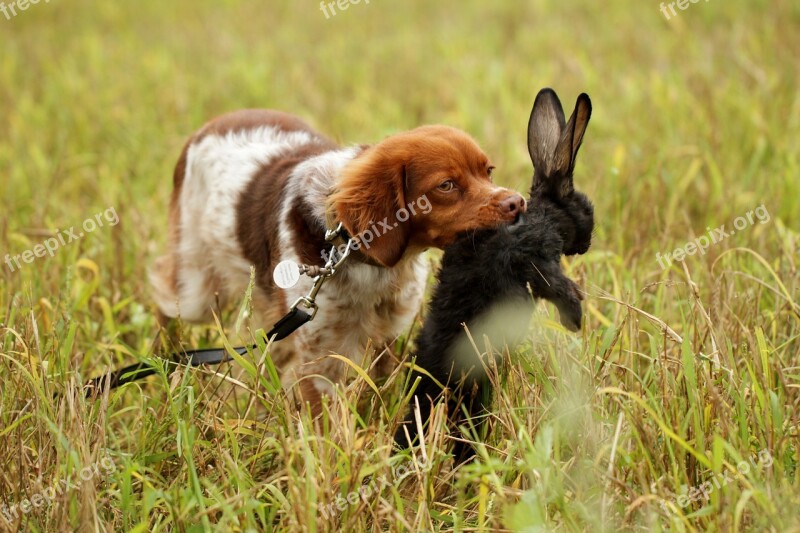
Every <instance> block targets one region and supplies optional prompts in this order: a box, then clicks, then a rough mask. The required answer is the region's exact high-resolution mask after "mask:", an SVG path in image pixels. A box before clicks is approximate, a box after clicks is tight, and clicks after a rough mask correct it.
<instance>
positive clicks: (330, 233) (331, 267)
mask: <svg viewBox="0 0 800 533" xmlns="http://www.w3.org/2000/svg"><path fill="white" fill-rule="evenodd" d="M343 231H344V226H343V225H342V223H341V222H339V225H337V226H336V229H332V230H327V231H325V242H331V241H334V240H336V238H337V237H339V236H340V235H341V234H342V232H343ZM353 242H354V241H353V239H352V238H350V239H348V240H347V243H346V246H345V250H344V252H342V254H341V256H339V252H338V249H337V247H336V246H335V245H334V246H333V248H331V252H330V254H329V255H328V260H327V261H326V262H325V266H324V267H322V268H320V267H316V266H308V265H300V266H299V268H300V273H301V274H305V275H307V276H313V277H314V285H312V287H311V290H310V291H309V292H308V294H307V295H305V296H301V297H300V298H298V299H297V300H295V302H294V303H293V304H292V306H291V307H290V308H289V314H292V313H294V312H295V311H296V310H297V308H298V306H300V305H303V306H304V307H305V308H306V309H308V310H309V311H311V313H310V315H309V318H308V322H310V321H312V320H314V317H315V316H316V314H317V311H318V310H319V306H318V305H317V302H316V298H317V293H319V290H320V289H321V288H322V285H324V284H325V282H326V281H327V280H328V278H330V277H332V276H333V275H334V274H336V269H338V268H339V267H340V266H341V265H342V263H344V262H345V260H346V259H347V258H348V257H349V256H350V252H352V251H353V246H352V244H353Z"/></svg>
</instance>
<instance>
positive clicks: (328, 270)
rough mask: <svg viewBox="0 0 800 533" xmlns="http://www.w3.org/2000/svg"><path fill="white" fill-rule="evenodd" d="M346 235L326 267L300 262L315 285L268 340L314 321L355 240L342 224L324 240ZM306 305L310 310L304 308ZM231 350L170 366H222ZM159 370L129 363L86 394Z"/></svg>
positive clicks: (185, 356)
mask: <svg viewBox="0 0 800 533" xmlns="http://www.w3.org/2000/svg"><path fill="white" fill-rule="evenodd" d="M342 236H344V237H345V238H347V247H346V249H345V252H344V253H343V254H339V253H337V251H336V246H334V247H333V249H332V250H331V254H330V256H329V259H328V261H327V262H326V264H325V266H324V267H323V268H319V267H308V266H306V265H298V267H299V268H300V272H301V273H304V274H311V273H314V274H315V275H314V284H313V286H312V287H311V290H310V291H309V293H308V294H307V295H306V296H301V297H300V298H298V299H297V301H295V302H294V304H292V307H290V308H289V312H288V313H286V314H285V315H284V316H283V318H281V319H280V320H278V321H277V322H276V323H275V325H274V326H272V329H271V330H269V332H268V333H267V334H266V338H267V341H268V342H274V341H279V340H282V339H285V338H286V337H288V336H289V335H291V334H292V333H294V332H295V331H297V330H298V329H299V328H300V327H302V326H303V325H305V324H307V323H308V322H311V321H312V320H314V317H315V316H316V314H317V310H318V309H319V307H318V306H317V302H316V297H317V293H319V290H320V289H321V288H322V285H323V284H324V283H325V281H327V280H328V278H330V277H332V276H333V275H334V274H335V273H336V270H337V269H338V268H339V266H340V265H341V264H342V263H344V261H345V260H346V259H347V257H348V256H349V255H350V252H351V250H352V247H351V246H350V243H351V241H352V239H351V238H350V236H349V235H348V234H347V231H346V230H345V229H344V226H342V224H341V223H340V224H339V225H338V226H337V228H336V229H334V230H328V231H326V232H325V240H326V241H327V242H334V241H335V240H336V239H337V238H339V237H342ZM301 306H303V307H305V308H306V309H307V310H308V311H305V310H303V309H301V308H300V307H301ZM257 348H258V346H257V345H253V346H251V347H249V349H251V350H255V349H257ZM233 350H234V351H235V352H236V353H238V354H239V355H242V356H244V355H245V354H246V353H247V350H248V347H238V348H234V349H233ZM229 360H230V357H228V353H227V351H226V350H225V349H224V348H207V349H202V350H188V351H186V352H182V353H180V354H172V356H170V358H169V359H168V360H167V365H168V366H170V367H172V368H178V367H180V366H181V365H182V364H184V365H188V366H202V365H219V364H221V363H224V362H226V361H229ZM155 373H156V370H155V368H153V366H152V365H150V364H148V363H144V362H142V363H136V364H133V365H129V366H126V367H124V368H121V369H119V370H115V371H113V372H109V373H108V374H105V375H103V376H99V377H96V378H93V379H91V380H89V382H88V383H87V387H86V396H87V397H91V396H92V394H94V391H96V390H103V388H104V386H107V387H108V388H109V389H116V388H117V387H120V386H122V385H124V384H126V383H131V382H133V381H138V380H140V379H144V378H146V377H148V376H152V375H153V374H155Z"/></svg>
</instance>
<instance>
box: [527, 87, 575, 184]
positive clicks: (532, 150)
mask: <svg viewBox="0 0 800 533" xmlns="http://www.w3.org/2000/svg"><path fill="white" fill-rule="evenodd" d="M565 122H566V121H565V119H564V109H563V108H562V107H561V102H560V101H559V99H558V96H556V93H555V91H553V90H552V89H542V90H541V91H539V94H538V95H536V101H534V103H533V110H532V111H531V118H530V120H529V121H528V153H529V154H530V155H531V161H532V162H533V168H534V169H536V174H535V176H534V184H533V185H534V188H535V187H536V185H537V184H538V182H540V181H544V180H546V179H548V178H550V177H552V176H553V175H554V174H555V173H556V159H555V158H556V150H557V148H558V146H559V143H560V141H561V138H562V136H563V131H564V127H565Z"/></svg>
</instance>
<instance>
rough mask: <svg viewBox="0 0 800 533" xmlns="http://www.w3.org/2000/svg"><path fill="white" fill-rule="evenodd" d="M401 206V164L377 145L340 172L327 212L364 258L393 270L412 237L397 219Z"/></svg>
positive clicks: (402, 184)
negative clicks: (349, 237)
mask: <svg viewBox="0 0 800 533" xmlns="http://www.w3.org/2000/svg"><path fill="white" fill-rule="evenodd" d="M404 206H405V165H404V160H403V159H402V158H400V157H394V156H393V154H392V153H391V152H390V151H388V150H386V149H384V148H383V147H381V146H380V145H376V146H372V147H369V148H367V149H366V150H365V151H364V152H362V153H361V154H360V155H359V156H358V157H356V158H355V159H354V160H353V161H351V162H350V163H349V164H347V165H346V166H345V167H344V169H342V172H341V175H340V177H339V180H338V182H337V184H336V190H335V191H334V192H333V194H332V195H331V196H330V199H329V205H328V208H329V209H332V210H333V213H334V214H335V215H336V218H337V220H338V221H339V222H341V223H342V224H343V225H344V227H345V229H346V230H347V231H348V233H350V236H351V237H353V238H355V239H357V241H358V242H359V243H360V247H359V249H360V250H361V252H362V253H363V254H364V255H366V256H367V257H369V258H371V259H373V260H375V261H377V262H378V263H380V264H381V265H383V266H387V267H392V266H394V265H396V264H397V262H398V261H400V259H401V258H402V257H403V254H404V253H405V251H406V248H407V246H408V241H409V236H410V233H411V230H410V226H409V222H408V221H407V220H406V221H400V220H398V218H397V213H398V211H399V210H400V209H401V208H402V207H404Z"/></svg>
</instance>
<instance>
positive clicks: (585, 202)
mask: <svg viewBox="0 0 800 533" xmlns="http://www.w3.org/2000/svg"><path fill="white" fill-rule="evenodd" d="M591 112H592V107H591V101H590V100H589V97H588V96H587V95H585V94H581V95H580V96H579V97H578V100H577V103H576V105H575V111H574V112H573V114H572V116H571V117H570V120H569V123H566V121H565V118H564V111H563V109H562V107H561V103H560V101H559V99H558V97H557V96H556V94H555V92H553V91H552V90H551V89H543V90H542V91H540V92H539V94H538V95H537V97H536V101H535V102H534V105H533V111H532V112H531V117H530V122H529V124H528V150H529V152H530V155H531V159H532V161H533V165H534V168H535V171H534V175H533V184H532V186H531V191H530V200H529V203H528V211H527V213H525V214H524V215H523V216H522V217H521V219H520V220H519V221H518V222H517V223H515V224H514V225H511V226H504V227H501V228H498V229H492V230H482V231H478V232H474V233H469V234H466V235H463V236H462V237H460V238H459V240H458V241H456V242H455V243H454V244H453V245H451V246H449V247H448V248H446V249H445V253H444V257H443V258H442V265H441V269H440V270H439V274H438V283H437V286H436V287H435V289H434V291H433V296H432V299H431V302H430V304H429V310H428V315H427V317H426V319H425V323H424V325H423V327H422V330H421V331H420V333H419V334H418V336H417V339H416V344H417V359H416V364H417V366H419V367H421V368H423V369H425V370H426V371H427V372H429V373H430V374H431V376H432V377H433V378H435V380H434V379H431V378H430V377H428V376H427V375H425V374H424V373H421V372H415V373H414V374H413V375H412V378H414V379H416V378H417V377H419V378H420V383H419V386H418V387H417V389H416V392H415V396H416V398H417V400H418V401H419V406H420V410H421V415H422V421H423V422H426V421H427V420H428V418H429V417H430V414H431V409H432V407H433V402H434V401H435V400H436V399H437V398H438V397H439V396H440V395H441V393H442V388H441V386H440V385H439V384H437V381H438V382H439V383H441V384H443V385H446V386H448V387H449V388H450V389H451V391H450V392H449V394H448V414H449V416H450V417H451V420H453V421H455V422H463V421H464V420H465V418H464V413H463V412H462V410H463V409H464V407H466V409H465V410H466V412H467V413H468V414H469V417H473V416H474V415H477V414H479V413H480V412H481V411H482V410H483V409H484V408H485V407H486V406H487V405H488V402H489V400H490V396H491V394H490V392H491V391H490V390H488V389H489V388H488V386H487V385H488V379H487V377H486V375H485V372H484V367H483V365H482V363H481V361H480V360H479V359H478V356H477V354H476V353H475V349H474V347H473V346H472V345H471V343H470V342H469V339H468V338H467V336H466V335H465V332H464V327H463V324H466V325H467V327H468V328H469V329H470V332H471V334H472V336H473V338H474V339H475V341H476V342H477V343H478V345H479V346H482V345H483V344H482V341H481V340H480V339H482V338H483V335H486V336H488V338H489V339H490V341H491V343H492V345H493V346H502V345H503V343H508V344H509V345H513V344H514V343H515V342H516V341H517V340H519V339H521V337H522V336H523V335H524V334H525V330H526V328H527V326H528V324H529V321H530V318H531V315H532V313H533V305H532V298H531V296H533V298H544V299H546V300H549V301H550V302H552V303H553V304H555V306H556V307H557V308H558V311H559V314H560V319H561V323H562V324H563V325H564V326H565V327H567V328H569V329H570V330H573V331H576V330H578V329H580V325H581V317H582V312H581V299H582V297H581V295H580V292H579V290H578V286H577V285H576V284H575V283H574V282H573V281H572V280H571V279H569V278H568V277H566V276H565V275H564V273H563V272H562V270H561V256H562V254H563V255H574V254H583V253H585V252H586V251H587V250H588V249H589V246H590V244H591V238H592V229H593V227H594V210H593V207H592V203H591V202H590V201H589V199H588V198H587V197H586V196H585V195H583V194H582V193H580V192H577V191H575V190H574V187H573V181H572V173H573V170H574V168H575V156H576V155H577V153H578V149H579V148H580V145H581V141H582V139H583V134H584V133H585V131H586V126H587V125H588V123H589V118H590V116H591ZM531 293H532V294H531ZM412 383H413V379H412ZM414 404H415V401H414V398H412V402H411V405H412V406H413V405H414ZM414 420H415V418H414V415H413V409H412V410H411V413H409V414H408V416H407V417H406V422H405V423H404V424H403V426H401V427H400V429H399V431H398V432H397V434H396V436H395V440H396V442H397V443H398V444H399V445H400V446H401V447H407V446H408V445H409V444H410V443H409V441H408V439H407V437H406V432H405V430H404V428H405V429H407V430H408V433H409V435H411V441H412V442H411V443H413V442H414V441H415V440H416V434H417V428H416V423H415V422H414ZM454 453H455V455H456V457H457V458H459V460H464V459H466V458H468V457H469V456H470V455H472V453H473V452H472V448H471V447H469V446H464V445H463V444H461V443H460V442H458V443H456V446H455V450H454Z"/></svg>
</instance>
